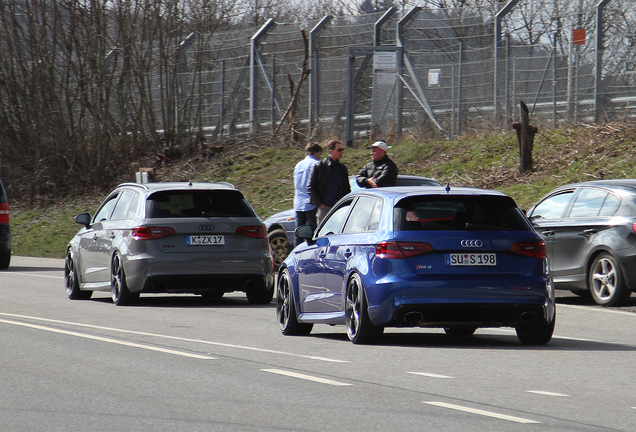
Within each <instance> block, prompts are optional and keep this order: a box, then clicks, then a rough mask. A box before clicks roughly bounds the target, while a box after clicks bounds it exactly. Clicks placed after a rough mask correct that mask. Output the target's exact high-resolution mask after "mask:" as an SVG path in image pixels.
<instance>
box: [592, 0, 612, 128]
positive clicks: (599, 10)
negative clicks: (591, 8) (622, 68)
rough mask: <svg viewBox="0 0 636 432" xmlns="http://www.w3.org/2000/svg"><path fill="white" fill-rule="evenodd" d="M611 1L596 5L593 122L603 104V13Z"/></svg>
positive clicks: (599, 116)
mask: <svg viewBox="0 0 636 432" xmlns="http://www.w3.org/2000/svg"><path fill="white" fill-rule="evenodd" d="M610 1H611V0H601V1H600V2H599V3H598V4H597V5H596V77H595V85H594V121H596V122H598V121H599V120H600V118H601V111H602V110H603V104H602V102H601V94H602V93H603V52H604V51H605V46H604V45H603V44H604V42H603V38H604V35H605V32H604V30H603V11H604V10H605V6H606V5H607V4H608V3H609V2H610Z"/></svg>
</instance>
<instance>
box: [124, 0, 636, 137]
mask: <svg viewBox="0 0 636 432" xmlns="http://www.w3.org/2000/svg"><path fill="white" fill-rule="evenodd" d="M488 3H489V4H488V5H486V6H481V7H478V6H472V7H456V8H439V7H426V6H424V7H415V8H412V9H408V10H398V9H397V8H392V9H390V10H388V11H387V12H384V13H378V14H368V15H356V16H353V15H349V16H335V17H332V16H326V17H324V18H322V19H320V20H314V21H309V22H307V23H306V26H304V33H303V32H301V27H299V26H298V25H297V24H286V23H276V22H274V21H273V20H269V21H268V22H267V23H265V24H264V25H263V26H262V27H260V28H256V29H252V30H245V29H242V30H237V31H224V32H214V33H211V34H198V33H192V34H190V35H189V36H187V37H186V38H184V39H182V40H179V41H175V46H177V49H176V52H175V53H174V56H173V57H172V58H167V59H166V58H160V55H159V54H157V56H158V57H159V58H158V60H157V64H156V67H155V68H154V69H153V70H152V71H151V72H150V73H149V75H150V76H149V77H147V78H148V81H149V82H150V83H151V88H150V89H149V93H150V94H152V104H153V109H154V111H155V113H156V114H155V117H156V118H161V119H162V121H161V124H162V127H163V131H166V132H167V131H171V132H176V133H189V134H190V135H191V136H192V135H193V133H194V132H196V133H197V134H199V135H202V136H205V138H206V139H212V140H218V139H221V138H224V137H233V136H255V134H256V136H270V137H271V136H272V133H273V132H274V131H275V130H276V127H277V125H278V124H279V123H280V122H281V121H282V120H283V117H284V120H285V122H284V127H285V129H284V130H285V131H286V132H287V133H285V134H284V139H285V140H286V141H289V142H303V141H306V140H309V139H318V138H320V137H325V136H337V137H340V138H344V139H346V140H347V143H353V142H354V141H355V140H367V139H374V138H376V137H383V138H387V139H398V138H399V137H400V136H402V135H403V134H406V133H409V134H413V135H416V136H428V135H431V134H433V135H437V136H444V137H449V138H450V137H454V136H457V135H459V134H461V133H463V132H466V131H470V130H482V129H493V128H495V129H498V128H499V129H508V128H509V127H510V123H511V122H512V121H514V120H515V118H516V116H517V114H516V113H517V107H518V105H519V102H520V101H524V102H525V103H526V104H527V105H528V106H529V107H530V110H531V115H532V117H533V121H534V122H536V123H541V124H547V125H551V126H552V127H559V126H564V125H567V126H570V125H576V124H580V123H585V122H596V121H607V120H613V119H616V118H622V117H631V116H632V115H633V114H634V112H633V111H634V110H633V105H634V101H636V74H635V73H636V61H635V60H634V50H636V30H635V26H636V22H635V21H636V17H635V12H634V10H633V7H632V6H633V5H632V3H631V2H630V1H627V0H624V1H621V0H602V1H600V2H599V1H597V0H594V1H591V0H578V2H563V1H561V0H558V1H557V0H541V1H540V0H526V1H524V0H510V1H508V2H507V3H505V4H504V3H501V2H488ZM492 3H494V4H492ZM458 4H463V3H461V2H460V3H458ZM598 23H601V27H600V29H599V28H597V27H598ZM303 34H304V35H305V36H306V39H304V38H303ZM171 62H174V65H173V66H170V64H171ZM305 63H306V66H303V65H305ZM166 65H168V66H166ZM120 67H121V66H120ZM303 72H308V73H309V75H307V76H308V78H307V79H306V80H304V81H303V80H301V76H302V74H303ZM301 82H302V85H301V87H300V89H299V88H298V86H299V84H301ZM135 88H137V87H135ZM138 97H139V94H137V91H136V90H129V91H128V93H127V95H126V97H125V98H124V99H125V100H126V101H128V103H123V104H122V103H121V100H120V101H119V102H118V103H113V104H112V105H113V109H114V110H115V111H116V110H117V108H118V109H119V114H120V115H122V116H132V115H133V113H134V108H133V107H134V106H135V105H136V104H137V102H135V101H136V99H137V98H138ZM159 129H161V128H159Z"/></svg>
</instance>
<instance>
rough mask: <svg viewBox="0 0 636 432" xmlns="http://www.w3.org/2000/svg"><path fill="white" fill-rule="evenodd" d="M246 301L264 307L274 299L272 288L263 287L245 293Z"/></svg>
mask: <svg viewBox="0 0 636 432" xmlns="http://www.w3.org/2000/svg"><path fill="white" fill-rule="evenodd" d="M245 295H246V296H247V301H248V302H250V304H253V305H266V304H270V303H271V302H272V299H273V298H274V287H273V286H270V287H267V288H265V287H263V288H259V289H252V290H249V291H247V292H246V293H245Z"/></svg>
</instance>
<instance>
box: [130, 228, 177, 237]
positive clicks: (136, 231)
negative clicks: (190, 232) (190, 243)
mask: <svg viewBox="0 0 636 432" xmlns="http://www.w3.org/2000/svg"><path fill="white" fill-rule="evenodd" d="M173 234H176V232H175V230H174V229H172V228H162V227H139V228H133V229H132V238H134V239H135V240H157V239H160V238H161V237H167V236H170V235H173Z"/></svg>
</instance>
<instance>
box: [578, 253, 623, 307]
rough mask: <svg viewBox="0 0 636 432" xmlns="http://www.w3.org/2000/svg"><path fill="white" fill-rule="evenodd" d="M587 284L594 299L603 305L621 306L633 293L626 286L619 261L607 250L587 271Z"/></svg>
mask: <svg viewBox="0 0 636 432" xmlns="http://www.w3.org/2000/svg"><path fill="white" fill-rule="evenodd" d="M587 286H588V288H589V290H590V294H591V295H592V299H593V300H594V301H595V302H596V304H599V305H601V306H620V305H622V304H624V303H625V302H626V301H627V299H628V298H629V296H630V294H631V292H630V291H629V290H628V289H627V287H626V286H625V281H624V279H623V273H622V272H621V268H620V266H619V265H618V261H617V260H616V258H614V257H613V256H612V255H611V254H609V253H607V252H603V253H601V254H599V255H597V256H596V258H594V261H592V264H591V265H590V269H589V271H588V272H587Z"/></svg>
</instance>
